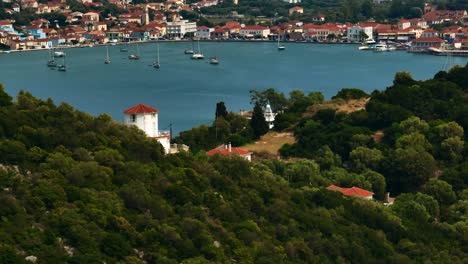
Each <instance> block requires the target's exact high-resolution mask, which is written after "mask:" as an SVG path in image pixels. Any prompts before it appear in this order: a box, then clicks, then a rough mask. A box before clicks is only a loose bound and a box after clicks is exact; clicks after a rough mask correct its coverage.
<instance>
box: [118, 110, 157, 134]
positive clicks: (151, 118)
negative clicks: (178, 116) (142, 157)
mask: <svg viewBox="0 0 468 264" xmlns="http://www.w3.org/2000/svg"><path fill="white" fill-rule="evenodd" d="M124 123H125V124H126V125H134V126H137V127H138V128H139V129H141V130H143V131H144V132H145V134H146V135H147V136H148V137H157V136H159V132H158V114H157V113H151V114H149V113H148V114H134V115H133V114H125V116H124Z"/></svg>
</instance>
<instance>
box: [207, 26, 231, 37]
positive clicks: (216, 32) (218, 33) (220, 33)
mask: <svg viewBox="0 0 468 264" xmlns="http://www.w3.org/2000/svg"><path fill="white" fill-rule="evenodd" d="M210 34H211V38H217V39H226V38H229V29H227V28H225V27H215V28H214V29H213V31H212V32H211V33H210Z"/></svg>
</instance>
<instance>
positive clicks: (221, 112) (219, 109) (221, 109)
mask: <svg viewBox="0 0 468 264" xmlns="http://www.w3.org/2000/svg"><path fill="white" fill-rule="evenodd" d="M227 115H228V112H227V110H226V105H224V102H218V103H216V113H215V118H216V119H217V118H218V117H223V118H226V116H227Z"/></svg>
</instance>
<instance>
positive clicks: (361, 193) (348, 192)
mask: <svg viewBox="0 0 468 264" xmlns="http://www.w3.org/2000/svg"><path fill="white" fill-rule="evenodd" d="M327 189H328V190H331V191H338V192H341V193H342V194H343V195H345V196H351V197H358V198H362V199H366V200H372V199H373V197H372V196H373V195H374V193H373V192H369V191H367V190H364V189H361V188H358V187H354V186H353V187H351V188H342V187H339V186H336V185H333V184H332V185H330V186H328V187H327Z"/></svg>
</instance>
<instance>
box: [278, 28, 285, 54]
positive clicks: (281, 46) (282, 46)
mask: <svg viewBox="0 0 468 264" xmlns="http://www.w3.org/2000/svg"><path fill="white" fill-rule="evenodd" d="M280 39H281V35H280V34H279V32H278V50H285V49H286V47H285V46H284V45H280Z"/></svg>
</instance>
